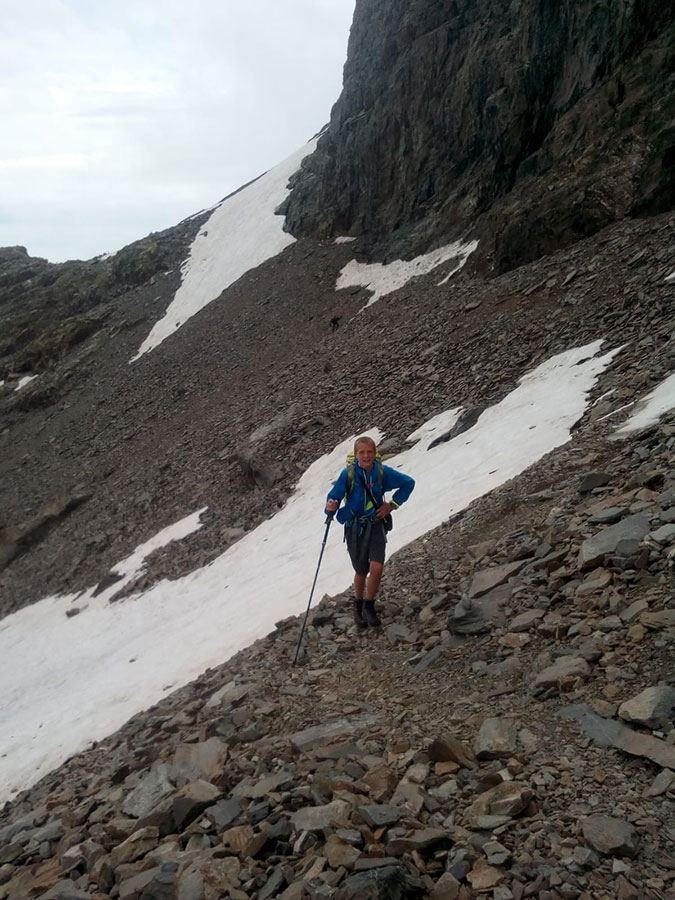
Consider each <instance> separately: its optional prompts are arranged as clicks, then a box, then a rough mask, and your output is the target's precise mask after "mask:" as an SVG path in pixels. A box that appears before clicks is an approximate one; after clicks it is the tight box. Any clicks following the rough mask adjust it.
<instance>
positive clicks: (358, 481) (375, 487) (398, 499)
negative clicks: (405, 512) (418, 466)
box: [326, 460, 415, 525]
mask: <svg viewBox="0 0 675 900" xmlns="http://www.w3.org/2000/svg"><path fill="white" fill-rule="evenodd" d="M382 470H383V475H382V486H380V484H379V480H380V479H379V474H378V463H377V462H375V463H373V468H372V470H371V471H370V472H365V471H364V470H363V469H362V468H361V467H360V466H359V464H358V462H357V461H356V460H355V461H354V487H353V489H352V492H351V495H350V497H349V501H348V502H347V500H346V494H347V487H348V476H347V469H346V468H344V469H343V470H342V472H340V477H339V478H338V480H337V481H336V482H335V484H334V485H333V487H332V488H331V490H330V492H329V494H328V496H327V497H326V500H327V501H328V500H338V501H342V500H345V503H344V505H343V506H341V507H340V508H339V509H338V511H337V514H336V519H337V520H338V522H340V524H342V525H349V524H350V523H351V522H352V521H353V520H354V519H355V518H361V517H362V516H374V515H375V512H376V509H375V508H374V507H373V506H372V504H371V503H370V501H369V500H368V495H367V494H366V489H365V487H364V484H368V485H370V490H371V492H372V495H373V497H374V498H375V500H376V501H377V505H378V506H381V505H382V503H383V502H384V495H385V493H386V492H387V491H395V494H394V496H393V497H392V498H391V502H392V503H393V504H394V506H400V505H401V504H402V503H405V501H406V500H407V499H408V497H409V496H410V495H411V494H412V491H413V488H414V487H415V480H414V479H413V478H411V477H410V475H404V474H403V472H399V471H398V470H397V469H392V467H391V466H382Z"/></svg>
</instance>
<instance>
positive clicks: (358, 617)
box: [354, 600, 368, 628]
mask: <svg viewBox="0 0 675 900" xmlns="http://www.w3.org/2000/svg"><path fill="white" fill-rule="evenodd" d="M354 624H355V625H356V627H357V628H367V627H368V623H367V622H366V620H365V619H364V617H363V600H355V601H354Z"/></svg>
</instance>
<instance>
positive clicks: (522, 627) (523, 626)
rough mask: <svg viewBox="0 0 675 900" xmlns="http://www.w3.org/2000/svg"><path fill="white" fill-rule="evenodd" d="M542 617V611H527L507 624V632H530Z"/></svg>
mask: <svg viewBox="0 0 675 900" xmlns="http://www.w3.org/2000/svg"><path fill="white" fill-rule="evenodd" d="M544 615H545V613H544V610H543V609H528V610H526V611H525V612H522V613H520V615H518V616H516V617H515V618H514V619H512V620H511V621H510V622H509V630H510V631H514V632H516V633H518V632H521V631H530V630H531V629H532V628H533V627H534V626H535V625H536V624H537V622H538V621H539V620H540V619H542V618H543V617H544Z"/></svg>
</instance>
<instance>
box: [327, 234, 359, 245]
mask: <svg viewBox="0 0 675 900" xmlns="http://www.w3.org/2000/svg"><path fill="white" fill-rule="evenodd" d="M355 240H356V238H355V237H349V235H347V234H341V235H339V237H336V238H335V240H334V241H333V243H334V244H351V243H352V242H353V241H355Z"/></svg>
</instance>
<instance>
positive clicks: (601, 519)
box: [588, 506, 630, 525]
mask: <svg viewBox="0 0 675 900" xmlns="http://www.w3.org/2000/svg"><path fill="white" fill-rule="evenodd" d="M629 512H630V509H629V508H628V507H627V506H608V507H607V508H606V509H602V510H600V512H597V513H595V515H592V516H589V517H588V524H589V525H613V524H614V523H615V522H618V521H619V520H620V519H622V518H623V517H624V516H625V515H627V514H628V513H629Z"/></svg>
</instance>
